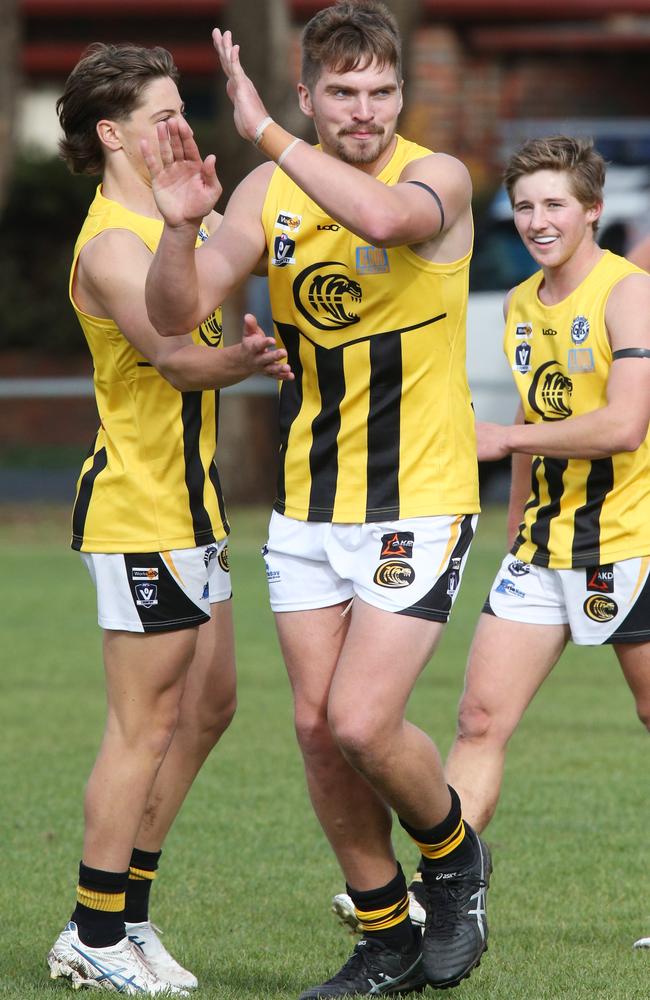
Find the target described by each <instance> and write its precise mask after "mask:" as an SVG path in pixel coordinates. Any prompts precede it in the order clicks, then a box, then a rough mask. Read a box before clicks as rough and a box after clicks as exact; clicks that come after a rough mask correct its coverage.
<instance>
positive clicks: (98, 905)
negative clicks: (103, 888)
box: [77, 885, 126, 913]
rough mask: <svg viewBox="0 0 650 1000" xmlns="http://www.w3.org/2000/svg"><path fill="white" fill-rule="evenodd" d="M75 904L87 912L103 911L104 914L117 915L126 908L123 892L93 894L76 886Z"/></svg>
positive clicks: (80, 886)
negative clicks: (81, 905)
mask: <svg viewBox="0 0 650 1000" xmlns="http://www.w3.org/2000/svg"><path fill="white" fill-rule="evenodd" d="M77 902H79V903H82V904H83V906H87V907H88V909H89V910H103V911H105V912H106V913H119V911H120V910H123V909H124V907H125V906H126V893H125V892H95V890H94V889H85V888H84V887H83V886H82V885H78V886H77Z"/></svg>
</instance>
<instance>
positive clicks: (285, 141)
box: [255, 119, 301, 166]
mask: <svg viewBox="0 0 650 1000" xmlns="http://www.w3.org/2000/svg"><path fill="white" fill-rule="evenodd" d="M261 124H263V123H261ZM259 129H260V126H258V131H259ZM299 142H301V140H300V139H299V137H298V136H295V135H292V134H291V132H287V130H286V128H283V127H282V125H279V124H278V123H277V122H275V121H273V119H270V120H269V121H268V122H267V123H266V125H264V127H263V128H262V129H261V133H260V136H259V140H258V141H255V145H256V146H257V148H258V149H259V150H260V152H262V153H264V155H265V156H268V158H269V160H275V162H276V163H278V164H279V165H280V166H282V163H283V162H284V158H285V157H286V156H287V155H288V154H289V153H290V151H291V150H292V149H293V148H294V146H296V145H297V144H298V143H299Z"/></svg>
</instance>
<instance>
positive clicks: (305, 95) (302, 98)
mask: <svg viewBox="0 0 650 1000" xmlns="http://www.w3.org/2000/svg"><path fill="white" fill-rule="evenodd" d="M298 104H299V106H300V110H301V111H302V113H303V115H307V117H308V118H313V117H314V108H313V105H312V103H311V94H310V93H309V90H308V89H307V87H305V85H304V83H299V84H298Z"/></svg>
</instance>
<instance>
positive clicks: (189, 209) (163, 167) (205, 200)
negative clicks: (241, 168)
mask: <svg viewBox="0 0 650 1000" xmlns="http://www.w3.org/2000/svg"><path fill="white" fill-rule="evenodd" d="M156 132H157V134H158V149H157V150H156V149H153V148H152V147H151V145H150V144H149V142H148V141H147V139H142V140H141V141H140V149H141V150H142V156H143V158H144V162H145V164H146V166H147V169H148V171H149V175H150V177H151V189H152V191H153V195H154V198H155V199H156V204H157V206H158V209H159V211H160V213H161V215H162V217H163V218H164V220H165V222H166V223H167V224H168V225H169V226H172V227H177V226H183V225H188V224H191V225H193V226H195V227H197V226H199V225H200V224H201V221H202V220H203V219H204V218H205V216H206V215H208V214H209V212H211V211H212V209H213V208H214V206H215V203H216V202H217V200H218V198H219V196H220V195H221V190H222V188H221V184H220V183H219V178H218V177H217V173H216V170H215V157H214V156H213V155H212V154H210V155H209V156H206V158H205V160H202V159H201V154H200V153H199V150H198V147H197V145H196V143H195V141H194V136H193V134H192V129H191V128H190V126H189V125H188V124H187V122H186V121H185V120H184V119H183V118H180V119H176V118H170V119H169V121H165V122H159V123H158V125H157V126H156Z"/></svg>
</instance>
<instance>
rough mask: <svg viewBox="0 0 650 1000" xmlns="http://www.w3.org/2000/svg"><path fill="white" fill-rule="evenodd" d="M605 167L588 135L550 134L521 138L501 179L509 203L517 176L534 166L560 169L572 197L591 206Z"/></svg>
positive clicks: (535, 168) (533, 169) (601, 184)
mask: <svg viewBox="0 0 650 1000" xmlns="http://www.w3.org/2000/svg"><path fill="white" fill-rule="evenodd" d="M605 169H606V167H605V161H604V159H603V157H602V156H601V155H600V153H599V152H598V151H597V150H596V149H594V144H593V140H592V139H575V138H572V137H571V136H567V135H551V136H547V137H546V138H542V139H529V140H528V141H527V142H525V143H524V144H523V146H521V147H520V148H519V149H518V150H517V151H516V153H514V154H513V155H512V156H511V157H510V159H509V160H508V163H507V164H506V168H505V170H504V173H503V179H504V182H505V185H506V191H507V192H508V197H509V198H510V203H511V204H513V198H514V189H515V184H516V183H517V181H518V180H519V179H520V178H521V177H525V176H526V175H527V174H534V173H536V172H537V171H538V170H558V171H559V170H564V171H566V173H567V174H568V175H569V178H570V183H571V191H572V192H573V195H574V197H575V198H577V199H578V201H579V202H580V204H581V205H583V206H584V207H585V208H591V207H592V205H596V204H597V203H598V202H601V201H602V200H603V187H604V184H605ZM595 229H596V226H594V230H595Z"/></svg>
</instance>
